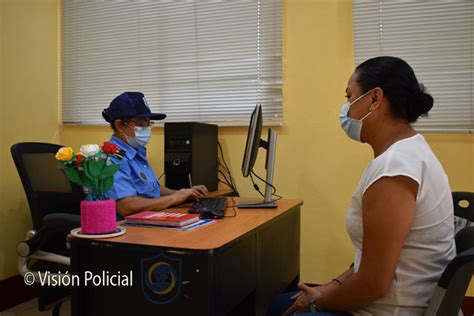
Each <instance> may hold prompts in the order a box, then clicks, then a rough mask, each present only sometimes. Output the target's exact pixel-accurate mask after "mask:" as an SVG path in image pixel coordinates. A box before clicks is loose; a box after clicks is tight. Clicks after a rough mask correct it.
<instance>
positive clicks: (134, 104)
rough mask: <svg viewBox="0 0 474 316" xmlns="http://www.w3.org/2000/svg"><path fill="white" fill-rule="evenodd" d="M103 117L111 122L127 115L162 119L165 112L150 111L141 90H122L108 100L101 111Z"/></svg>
mask: <svg viewBox="0 0 474 316" xmlns="http://www.w3.org/2000/svg"><path fill="white" fill-rule="evenodd" d="M102 116H103V117H104V119H105V120H106V121H107V122H109V123H113V122H114V121H115V120H116V119H123V118H128V117H147V118H149V119H150V120H162V119H164V118H165V117H166V115H165V114H161V113H151V111H150V108H149V107H148V103H147V101H146V98H145V96H144V95H143V93H141V92H124V93H122V94H121V95H119V96H117V97H116V98H115V99H113V100H112V102H110V105H109V107H108V108H107V109H104V111H102Z"/></svg>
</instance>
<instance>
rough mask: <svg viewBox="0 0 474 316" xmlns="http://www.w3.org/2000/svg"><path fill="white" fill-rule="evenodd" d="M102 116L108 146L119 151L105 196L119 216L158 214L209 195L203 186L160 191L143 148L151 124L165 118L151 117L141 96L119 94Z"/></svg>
mask: <svg viewBox="0 0 474 316" xmlns="http://www.w3.org/2000/svg"><path fill="white" fill-rule="evenodd" d="M102 116H103V117H104V119H105V120H106V121H107V122H109V123H110V126H111V127H112V129H113V131H114V134H113V135H112V137H111V139H110V142H111V143H114V144H115V145H117V146H118V147H119V148H120V149H122V151H121V153H122V154H121V157H114V158H112V162H113V163H119V164H121V167H120V170H119V171H117V173H116V174H115V177H114V185H113V187H112V189H110V191H109V192H108V196H109V198H111V199H114V200H116V203H117V213H118V215H120V216H126V215H130V214H134V213H138V212H141V211H145V210H146V211H158V210H162V209H165V208H168V207H170V206H173V205H177V204H180V203H183V202H185V201H187V200H189V199H195V198H199V197H203V196H206V195H207V194H208V190H207V188H206V187H205V186H204V185H197V186H193V187H192V188H190V189H181V190H172V189H169V188H166V187H160V183H159V182H158V179H157V178H156V176H155V173H154V172H153V170H152V169H151V167H150V165H149V164H148V161H147V159H146V148H145V146H146V145H147V144H148V141H149V140H150V137H151V128H152V127H153V122H152V121H150V120H162V119H164V118H165V117H166V115H164V114H158V113H151V111H150V109H149V107H148V104H147V101H146V99H145V96H144V95H143V93H140V92H124V93H122V94H120V95H119V96H117V97H116V98H115V99H113V100H112V102H111V103H110V105H109V107H108V108H107V109H105V110H104V111H103V112H102Z"/></svg>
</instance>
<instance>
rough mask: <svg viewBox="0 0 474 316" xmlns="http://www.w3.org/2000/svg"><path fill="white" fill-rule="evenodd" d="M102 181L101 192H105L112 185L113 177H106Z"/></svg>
mask: <svg viewBox="0 0 474 316" xmlns="http://www.w3.org/2000/svg"><path fill="white" fill-rule="evenodd" d="M103 181H104V182H103V185H102V190H103V194H105V193H107V191H109V190H110V188H111V187H112V186H113V185H114V178H113V177H110V178H106V179H104V180H103Z"/></svg>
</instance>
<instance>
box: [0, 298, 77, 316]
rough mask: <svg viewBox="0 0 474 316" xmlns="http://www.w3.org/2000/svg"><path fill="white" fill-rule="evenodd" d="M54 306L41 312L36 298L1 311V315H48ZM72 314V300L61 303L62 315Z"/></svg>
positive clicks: (68, 315)
mask: <svg viewBox="0 0 474 316" xmlns="http://www.w3.org/2000/svg"><path fill="white" fill-rule="evenodd" d="M52 309H53V307H50V308H49V309H47V310H45V311H43V312H39V311H38V299H37V298H34V299H32V300H30V301H28V302H25V303H23V304H20V305H17V306H15V307H12V308H10V309H7V310H5V311H3V312H0V316H46V315H51V314H52ZM70 315H71V300H70V299H66V300H65V301H64V302H63V304H62V305H61V311H60V316H70Z"/></svg>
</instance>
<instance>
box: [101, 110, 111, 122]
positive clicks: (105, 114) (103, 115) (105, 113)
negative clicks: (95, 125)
mask: <svg viewBox="0 0 474 316" xmlns="http://www.w3.org/2000/svg"><path fill="white" fill-rule="evenodd" d="M102 117H103V118H104V120H106V121H107V122H109V123H110V117H109V116H108V115H107V109H104V110H103V111H102Z"/></svg>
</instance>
